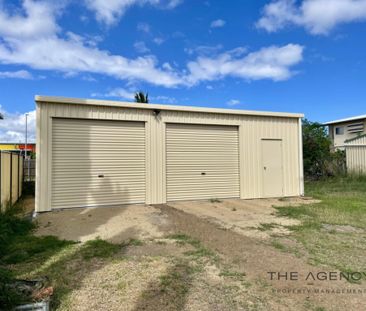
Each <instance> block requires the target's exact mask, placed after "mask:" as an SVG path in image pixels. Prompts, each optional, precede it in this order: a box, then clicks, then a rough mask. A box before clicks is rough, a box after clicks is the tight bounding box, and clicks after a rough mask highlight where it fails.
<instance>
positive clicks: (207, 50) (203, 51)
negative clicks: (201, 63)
mask: <svg viewBox="0 0 366 311" xmlns="http://www.w3.org/2000/svg"><path fill="white" fill-rule="evenodd" d="M222 49H223V46H222V44H217V45H213V46H212V45H198V46H195V47H189V48H185V49H184V52H186V53H187V54H188V55H194V54H197V55H213V54H217V52H218V51H220V50H222Z"/></svg>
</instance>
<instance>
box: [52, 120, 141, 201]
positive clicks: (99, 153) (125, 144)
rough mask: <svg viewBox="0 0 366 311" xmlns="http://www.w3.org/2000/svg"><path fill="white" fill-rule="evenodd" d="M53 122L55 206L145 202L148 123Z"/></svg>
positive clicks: (53, 190) (53, 198) (53, 196)
mask: <svg viewBox="0 0 366 311" xmlns="http://www.w3.org/2000/svg"><path fill="white" fill-rule="evenodd" d="M52 123H53V124H52V204H51V206H52V208H69V207H81V206H103V205H113V204H126V203H144V202H145V191H146V190H145V126H144V123H143V122H123V121H103V120H81V119H80V120H79V119H76V120H75V119H58V118H55V119H54V120H53V122H52Z"/></svg>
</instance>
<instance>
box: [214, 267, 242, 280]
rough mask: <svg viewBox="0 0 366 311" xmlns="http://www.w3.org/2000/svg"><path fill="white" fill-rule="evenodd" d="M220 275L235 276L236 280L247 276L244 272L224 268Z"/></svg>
mask: <svg viewBox="0 0 366 311" xmlns="http://www.w3.org/2000/svg"><path fill="white" fill-rule="evenodd" d="M219 275H220V276H224V277H228V278H234V279H236V280H242V279H243V277H244V276H245V273H244V272H238V271H232V270H229V269H227V268H226V269H224V270H222V271H221V272H220V274H219Z"/></svg>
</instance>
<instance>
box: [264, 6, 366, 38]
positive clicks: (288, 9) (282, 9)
mask: <svg viewBox="0 0 366 311" xmlns="http://www.w3.org/2000/svg"><path fill="white" fill-rule="evenodd" d="M365 20H366V0H303V1H302V2H301V3H300V4H299V5H297V1H295V0H275V1H272V2H271V3H269V4H267V5H266V6H265V7H264V9H263V16H262V17H261V18H260V19H259V21H258V22H257V27H258V28H263V29H265V30H267V31H268V32H274V31H277V30H280V29H282V28H284V27H286V26H288V25H291V24H293V25H297V26H302V27H305V28H306V29H307V30H308V31H309V32H310V33H312V34H316V35H320V34H321V35H326V34H328V33H329V32H330V31H331V30H332V29H333V28H334V27H336V26H337V25H339V24H343V23H350V22H356V21H365Z"/></svg>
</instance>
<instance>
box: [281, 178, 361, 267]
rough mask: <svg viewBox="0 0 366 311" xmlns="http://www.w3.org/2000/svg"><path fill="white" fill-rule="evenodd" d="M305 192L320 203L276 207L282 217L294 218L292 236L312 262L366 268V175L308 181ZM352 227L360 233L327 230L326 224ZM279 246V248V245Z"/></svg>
mask: <svg viewBox="0 0 366 311" xmlns="http://www.w3.org/2000/svg"><path fill="white" fill-rule="evenodd" d="M305 190H306V195H308V196H312V197H314V198H315V199H319V200H321V202H320V203H316V204H308V205H301V206H299V207H293V206H289V207H276V209H277V211H278V212H277V214H278V215H279V216H286V217H290V218H295V219H298V220H300V221H301V224H300V225H297V226H290V227H289V228H290V229H291V230H292V236H293V237H294V238H296V240H297V241H299V242H301V243H302V245H303V246H304V248H305V250H306V251H307V253H308V254H309V262H310V263H312V264H314V265H325V266H328V267H332V268H337V269H339V270H341V271H349V270H351V271H364V270H365V269H366V260H365V256H364V254H365V253H366V244H365V243H364V241H365V238H366V232H365V231H363V230H364V229H365V228H366V177H362V176H358V177H355V176H351V177H338V178H329V179H326V180H321V181H313V182H307V183H306V184H305ZM325 224H329V225H331V227H333V228H337V226H344V225H347V226H352V227H354V228H356V229H357V228H360V229H362V230H359V231H360V232H338V231H337V230H335V229H334V230H325V229H324V225H325ZM278 248H280V247H278Z"/></svg>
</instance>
